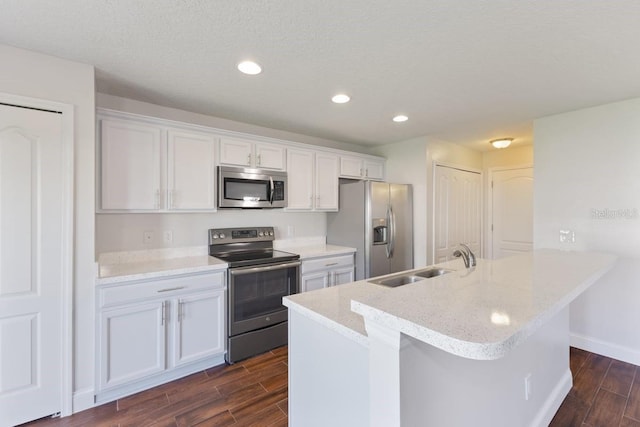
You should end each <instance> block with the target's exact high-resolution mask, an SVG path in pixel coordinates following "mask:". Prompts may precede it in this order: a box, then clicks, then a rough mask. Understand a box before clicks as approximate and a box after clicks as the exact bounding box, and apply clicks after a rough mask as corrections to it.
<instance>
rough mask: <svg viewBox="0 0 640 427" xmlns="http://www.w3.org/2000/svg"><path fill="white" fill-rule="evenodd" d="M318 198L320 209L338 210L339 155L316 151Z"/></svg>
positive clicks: (317, 203)
mask: <svg viewBox="0 0 640 427" xmlns="http://www.w3.org/2000/svg"><path fill="white" fill-rule="evenodd" d="M315 178H316V185H315V190H316V200H315V208H316V210H319V211H337V210H338V188H339V183H338V156H337V155H336V154H330V153H322V152H318V153H316V173H315Z"/></svg>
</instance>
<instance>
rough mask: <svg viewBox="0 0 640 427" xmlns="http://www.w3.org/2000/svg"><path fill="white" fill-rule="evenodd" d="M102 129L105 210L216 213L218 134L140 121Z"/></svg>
mask: <svg viewBox="0 0 640 427" xmlns="http://www.w3.org/2000/svg"><path fill="white" fill-rule="evenodd" d="M100 129H101V131H100V147H101V148H100V165H101V176H100V178H101V192H100V206H99V209H100V210H103V211H109V210H120V211H152V212H153V211H205V210H206V211H213V210H215V208H216V205H215V195H216V193H215V178H216V174H215V172H216V169H215V167H216V163H215V137H214V135H213V134H208V133H205V132H197V131H192V130H183V129H178V128H169V127H165V126H162V125H161V124H153V123H147V122H142V121H136V120H135V119H132V120H128V119H112V118H103V119H101V120H100Z"/></svg>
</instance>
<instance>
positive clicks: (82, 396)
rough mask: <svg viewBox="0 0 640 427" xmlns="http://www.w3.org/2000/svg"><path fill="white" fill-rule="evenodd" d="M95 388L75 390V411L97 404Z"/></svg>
mask: <svg viewBox="0 0 640 427" xmlns="http://www.w3.org/2000/svg"><path fill="white" fill-rule="evenodd" d="M93 395H94V392H93V389H92V388H83V389H82V390H77V391H74V392H73V413H74V414H75V413H77V412H81V411H84V410H85V409H90V408H93V407H94V406H96V404H95V402H94V399H93Z"/></svg>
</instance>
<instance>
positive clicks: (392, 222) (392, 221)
mask: <svg viewBox="0 0 640 427" xmlns="http://www.w3.org/2000/svg"><path fill="white" fill-rule="evenodd" d="M388 248H389V249H388V251H387V258H393V251H394V250H395V248H396V214H395V213H394V212H393V208H392V207H391V206H389V245H388Z"/></svg>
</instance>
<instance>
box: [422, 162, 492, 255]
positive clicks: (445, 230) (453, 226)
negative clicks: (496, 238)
mask: <svg viewBox="0 0 640 427" xmlns="http://www.w3.org/2000/svg"><path fill="white" fill-rule="evenodd" d="M481 182H482V176H481V175H480V173H478V172H472V171H466V170H461V169H456V168H452V167H447V166H441V165H437V166H436V167H435V188H434V196H435V205H434V228H435V230H434V244H435V248H434V257H435V261H434V262H435V263H439V262H444V261H448V260H450V259H453V252H454V250H455V248H456V246H457V245H458V244H460V243H465V244H467V245H468V246H469V247H470V248H471V250H472V251H473V252H474V253H475V254H476V256H480V255H481V252H480V248H481V237H482V232H481V224H482V206H481V200H482V184H481Z"/></svg>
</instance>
